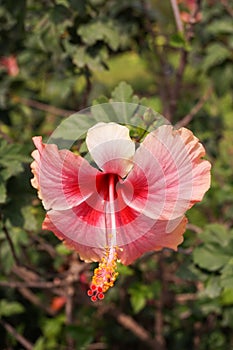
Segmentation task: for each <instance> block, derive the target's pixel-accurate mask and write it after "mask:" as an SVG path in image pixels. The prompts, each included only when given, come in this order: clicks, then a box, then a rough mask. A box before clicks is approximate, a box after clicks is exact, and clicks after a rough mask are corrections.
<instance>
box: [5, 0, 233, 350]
mask: <svg viewBox="0 0 233 350" xmlns="http://www.w3.org/2000/svg"><path fill="white" fill-rule="evenodd" d="M232 18H233V6H232V2H231V1H230V0H229V1H228V0H178V1H177V0H170V1H169V0H166V1H159V0H121V1H118V0H82V1H79V0H41V1H36V0H27V1H26V0H18V1H13V0H5V1H4V0H1V1H0V215H1V217H0V219H1V221H0V349H1V350H11V349H17V350H18V349H29V350H43V349H45V350H55V349H59V350H60V349H61V350H63V349H64V350H75V349H78V350H95V349H96V350H97V349H111V350H118V349H120V350H124V349H135V350H140V349H143V350H144V349H156V350H176V349H177V350H186V349H189V350H231V349H233V253H232V252H233V177H232V175H233V118H232V96H233V94H232V92H233V91H232V90H233V89H232V87H233V69H232V68H233V20H232ZM109 100H111V101H125V102H133V101H138V102H139V103H141V104H143V105H145V106H148V107H151V108H152V109H154V110H156V111H157V112H159V113H161V114H162V115H164V116H165V117H166V118H167V119H168V120H169V121H170V122H171V123H172V124H173V125H176V126H177V127H179V126H185V127H188V128H189V129H191V130H192V131H193V132H194V133H195V135H196V136H197V137H198V138H199V139H200V140H201V142H202V143H203V144H204V145H205V148H206V150H207V159H208V160H210V162H211V163H212V186H211V189H210V190H209V191H208V193H207V195H206V196H205V198H204V200H203V201H202V203H201V204H198V205H196V206H195V207H194V208H192V209H191V210H190V211H189V212H188V214H187V216H188V219H189V224H188V230H187V231H186V233H185V240H184V243H183V244H182V245H181V246H180V247H179V249H178V252H172V251H170V250H164V251H162V252H156V253H153V254H145V255H144V256H143V257H142V258H140V259H138V260H137V261H136V263H135V264H134V265H132V266H127V267H126V266H122V265H119V267H118V270H119V272H120V278H119V279H118V281H117V282H116V285H115V287H114V288H112V290H110V291H109V292H108V293H107V295H106V298H105V299H104V301H103V302H98V303H92V302H91V301H90V300H89V298H88V297H87V295H86V292H87V289H88V287H89V283H90V278H91V274H92V270H93V268H94V267H95V264H85V263H83V262H82V261H81V260H79V257H78V254H77V253H76V252H74V251H71V250H68V249H67V248H65V246H64V245H62V243H61V242H60V241H59V240H58V239H57V238H56V237H55V236H54V235H53V234H52V233H51V232H46V231H42V229H41V224H42V221H43V218H44V215H45V212H44V209H43V208H42V205H41V203H40V201H39V200H38V199H37V194H36V191H35V190H34V189H33V188H31V185H30V178H32V175H31V173H30V167H29V164H30V162H31V161H32V159H31V157H30V153H31V151H32V150H33V145H32V141H31V138H32V136H34V135H42V136H43V138H44V140H46V138H48V137H49V135H50V134H51V133H52V132H53V131H54V129H55V128H56V126H57V125H59V124H60V123H61V121H62V120H64V118H66V117H67V116H69V115H71V114H72V113H73V112H75V111H79V110H81V109H83V108H85V107H88V106H91V105H92V104H96V103H102V102H108V101H109Z"/></svg>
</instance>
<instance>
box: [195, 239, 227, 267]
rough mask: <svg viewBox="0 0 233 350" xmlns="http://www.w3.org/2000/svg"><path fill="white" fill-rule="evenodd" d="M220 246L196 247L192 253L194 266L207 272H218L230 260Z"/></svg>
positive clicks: (206, 245)
mask: <svg viewBox="0 0 233 350" xmlns="http://www.w3.org/2000/svg"><path fill="white" fill-rule="evenodd" d="M230 257H231V255H228V254H226V252H225V251H224V249H223V248H221V246H218V245H216V244H205V245H204V246H200V247H197V248H196V249H195V250H194V252H193V260H194V263H195V264H196V265H198V266H199V267H201V268H203V269H206V270H208V271H217V270H220V269H221V268H222V267H223V266H224V265H225V264H226V263H227V262H228V261H229V259H230Z"/></svg>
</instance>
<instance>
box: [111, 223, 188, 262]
mask: <svg viewBox="0 0 233 350" xmlns="http://www.w3.org/2000/svg"><path fill="white" fill-rule="evenodd" d="M175 221H176V222H175V228H174V229H173V231H172V232H167V227H168V222H167V221H157V222H156V223H155V224H154V226H153V227H152V228H151V229H150V231H149V232H147V233H145V235H143V236H142V237H140V238H138V239H137V240H135V241H134V242H131V243H129V244H127V245H124V246H122V247H120V249H119V251H118V257H119V259H120V260H121V262H122V263H123V264H125V265H129V264H131V263H132V262H133V261H134V260H136V259H137V258H139V257H140V256H141V255H142V254H144V253H146V252H150V251H155V250H161V249H162V248H171V249H173V250H177V246H178V245H179V244H181V243H182V242H183V234H184V232H185V229H186V224H187V218H186V217H183V218H179V220H178V221H177V220H175Z"/></svg>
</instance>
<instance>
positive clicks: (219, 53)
mask: <svg viewBox="0 0 233 350" xmlns="http://www.w3.org/2000/svg"><path fill="white" fill-rule="evenodd" d="M230 57H231V52H230V50H229V49H228V48H226V47H225V46H224V45H223V44H220V43H213V44H210V45H209V46H208V47H207V52H206V56H205V58H204V62H203V65H202V68H203V69H204V71H207V70H209V69H210V68H213V67H215V66H218V65H220V64H221V63H223V62H224V61H225V60H226V59H228V58H230Z"/></svg>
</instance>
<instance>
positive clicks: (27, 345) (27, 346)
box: [0, 319, 33, 350]
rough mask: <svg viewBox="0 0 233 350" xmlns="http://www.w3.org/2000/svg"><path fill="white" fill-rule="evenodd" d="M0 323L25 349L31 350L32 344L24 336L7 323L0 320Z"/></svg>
mask: <svg viewBox="0 0 233 350" xmlns="http://www.w3.org/2000/svg"><path fill="white" fill-rule="evenodd" d="M0 324H1V325H2V326H3V327H4V328H5V330H6V331H7V332H8V333H10V334H11V335H12V336H13V337H14V338H15V339H16V340H17V341H18V342H19V343H20V344H21V345H22V346H24V348H25V349H27V350H33V344H32V343H31V342H29V341H28V340H27V339H26V338H25V337H23V336H22V335H21V334H19V333H18V332H17V330H16V329H15V328H14V327H13V326H11V325H10V324H9V323H7V322H5V321H3V320H2V319H1V320H0Z"/></svg>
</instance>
